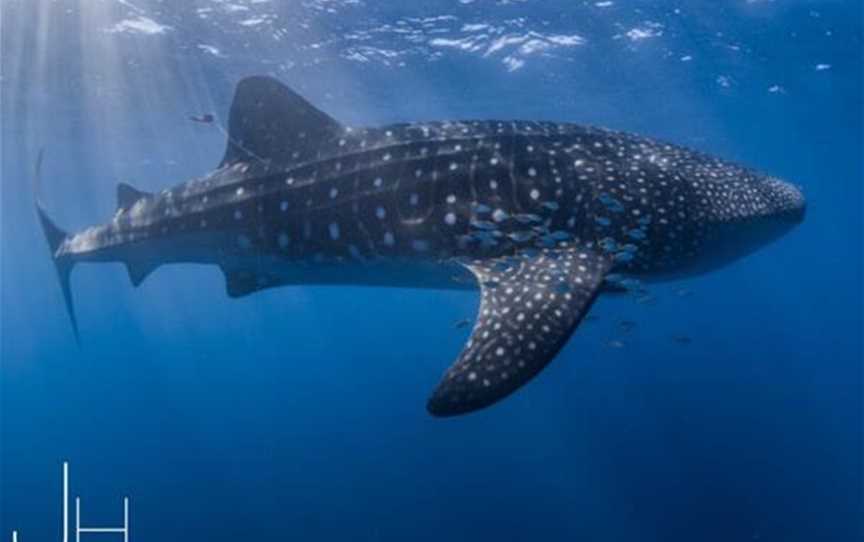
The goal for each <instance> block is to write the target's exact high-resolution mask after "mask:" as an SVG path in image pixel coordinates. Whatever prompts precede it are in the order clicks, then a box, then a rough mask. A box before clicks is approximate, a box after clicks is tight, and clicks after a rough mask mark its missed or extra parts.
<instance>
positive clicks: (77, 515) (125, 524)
mask: <svg viewBox="0 0 864 542" xmlns="http://www.w3.org/2000/svg"><path fill="white" fill-rule="evenodd" d="M74 532H75V542H81V535H82V534H84V533H116V534H122V535H123V542H129V497H123V526H122V527H82V526H81V497H79V496H76V497H75V529H74ZM12 542H18V531H17V530H16V531H12ZM63 542H69V463H68V462H66V461H64V462H63Z"/></svg>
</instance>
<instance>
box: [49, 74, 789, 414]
mask: <svg viewBox="0 0 864 542" xmlns="http://www.w3.org/2000/svg"><path fill="white" fill-rule="evenodd" d="M40 161H41V160H40ZM117 199H118V204H117V212H116V214H115V215H114V217H113V219H112V220H111V221H110V222H108V223H106V224H104V225H100V226H94V227H91V228H88V229H85V230H83V231H81V232H78V233H75V234H71V235H70V234H67V233H66V232H64V231H62V230H60V229H59V228H58V227H57V226H56V225H55V224H54V223H53V222H52V221H51V220H50V219H49V218H48V216H47V214H46V213H45V211H44V208H43V206H42V205H41V204H39V203H38V202H37V210H38V213H39V216H40V219H41V222H42V225H43V227H44V230H45V235H46V237H47V240H48V243H49V246H50V248H51V252H52V255H53V258H54V262H55V264H56V267H57V271H58V274H59V277H60V281H61V285H62V289H63V293H64V296H65V300H66V304H67V309H68V311H69V314H70V317H71V318H72V323H73V327H74V329H75V333H76V337H77V323H76V319H75V313H74V310H73V305H72V298H71V293H70V289H69V274H70V271H71V269H72V267H73V265H74V264H76V263H77V262H99V261H120V262H123V263H125V264H126V266H127V268H128V270H129V275H130V278H131V280H132V282H133V284H135V285H138V284H140V283H141V282H142V281H143V280H144V278H145V277H146V276H147V275H148V274H149V273H150V272H151V271H153V270H154V269H155V268H156V267H158V266H159V265H161V264H164V263H180V262H197V263H208V264H213V265H218V266H219V267H220V268H221V269H222V270H223V272H224V274H225V279H226V284H227V291H228V295H229V296H231V297H239V296H245V295H248V294H251V293H254V292H256V291H258V290H261V289H264V288H272V287H276V286H284V285H300V284H333V285H339V284H352V285H374V286H382V287H383V286H396V287H409V288H460V289H461V288H479V289H480V291H481V300H480V307H479V311H478V315H477V320H476V323H475V325H474V329H473V331H472V333H471V336H470V338H469V339H468V342H467V343H466V344H465V347H464V349H463V350H462V353H461V354H460V355H459V357H458V358H457V360H456V362H455V363H453V365H452V366H451V367H450V368H449V369H448V370H447V372H446V373H445V375H444V377H443V379H442V381H441V382H440V384H439V385H438V388H437V389H436V390H435V392H434V393H433V395H432V397H431V398H430V399H429V401H428V404H427V406H428V409H429V411H430V412H431V413H432V414H435V415H441V416H446V415H453V414H460V413H465V412H469V411H473V410H476V409H479V408H482V407H485V406H488V405H490V404H492V403H494V402H496V401H498V400H499V399H501V398H503V397H505V396H507V395H508V394H510V393H511V392H513V391H515V390H516V389H518V388H519V387H520V386H522V385H523V384H524V383H526V382H527V381H528V380H530V379H531V378H532V377H533V376H534V375H536V374H537V373H538V372H539V371H540V370H541V369H543V367H545V366H546V364H547V363H549V361H550V360H551V359H552V358H553V357H555V355H556V354H557V353H558V351H559V350H560V349H561V347H562V346H563V345H564V344H565V343H566V342H567V339H568V338H569V337H570V335H571V333H573V330H574V329H575V328H576V327H577V326H578V325H579V322H580V321H581V320H582V318H583V317H584V316H585V314H586V313H587V312H588V310H589V309H590V307H591V304H592V303H593V302H594V300H595V298H596V297H597V295H598V293H601V292H605V291H614V290H620V289H621V288H622V287H626V284H627V283H628V282H627V281H630V280H638V279H641V278H645V279H649V280H651V279H664V278H674V277H680V276H686V275H691V274H696V273H702V272H705V271H708V270H711V269H714V268H717V267H719V266H721V265H723V264H725V263H727V262H730V261H732V260H734V259H737V258H739V257H741V256H743V255H746V254H748V253H749V252H751V251H753V250H754V249H755V248H757V247H759V246H760V245H763V244H765V243H766V242H768V241H770V240H772V239H774V238H776V237H778V236H779V235H781V234H782V233H784V232H785V231H787V230H789V229H790V228H791V227H792V226H793V225H795V224H797V223H798V222H800V221H801V220H802V218H803V216H804V199H803V197H802V195H801V193H800V192H799V190H797V189H796V188H794V187H793V186H792V185H790V184H787V183H785V182H783V181H780V180H778V179H776V178H773V177H770V176H766V175H763V174H760V173H757V172H754V171H752V170H749V169H746V168H744V167H741V166H738V165H735V164H732V163H729V162H725V161H722V160H719V159H716V158H713V157H710V156H706V155H704V154H701V153H699V152H695V151H692V150H689V149H685V148H682V147H679V146H675V145H671V144H667V143H663V142H658V141H654V140H652V139H648V138H645V137H641V136H637V135H632V134H627V133H621V132H614V131H609V130H604V129H598V128H591V127H585V126H580V125H576V124H568V123H555V122H526V121H462V122H418V123H412V124H395V125H390V126H384V127H380V128H352V127H347V126H344V125H342V124H340V123H339V122H337V121H336V120H334V119H332V118H331V117H330V116H328V115H326V114H325V113H323V112H321V111H319V110H318V109H316V108H315V107H314V106H312V105H311V104H309V103H308V102H307V101H306V100H304V99H303V98H302V97H300V96H299V95H297V94H296V93H294V92H293V91H291V90H290V89H289V88H287V87H286V86H284V85H282V84H281V83H279V82H278V81H276V80H274V79H272V78H269V77H250V78H247V79H244V80H242V81H241V82H240V83H239V85H238V87H237V92H236V95H235V98H234V101H233V104H232V105H231V111H230V117H229V130H228V146H227V150H226V152H225V156H224V158H223V159H222V162H221V163H220V164H219V167H218V168H217V169H216V170H215V171H213V172H211V173H209V174H207V175H206V176H204V177H201V178H198V179H194V180H191V181H188V182H185V183H183V184H180V185H177V186H176V187H174V188H171V189H168V190H164V191H162V192H160V193H158V194H151V193H145V192H141V191H138V190H136V189H134V188H132V187H131V186H128V185H126V184H121V185H120V186H119V187H118V190H117Z"/></svg>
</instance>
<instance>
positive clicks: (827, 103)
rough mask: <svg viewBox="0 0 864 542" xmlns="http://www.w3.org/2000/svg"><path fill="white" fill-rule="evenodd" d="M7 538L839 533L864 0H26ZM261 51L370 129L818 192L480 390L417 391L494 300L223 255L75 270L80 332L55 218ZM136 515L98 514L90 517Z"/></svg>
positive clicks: (141, 175)
mask: <svg viewBox="0 0 864 542" xmlns="http://www.w3.org/2000/svg"><path fill="white" fill-rule="evenodd" d="M0 8H2V13H0V17H2V20H0V24H2V38H0V39H2V74H0V76H2V81H0V98H2V191H0V196H2V251H0V258H2V267H0V269H2V274H0V295H2V297H0V301H2V305H0V307H2V317H0V324H2V328H0V332H2V336H0V338H2V340H0V356H2V358H0V359H2V367H0V539H2V540H7V539H10V537H11V536H12V531H13V530H14V531H17V536H18V537H19V539H20V540H21V541H22V542H25V541H31V540H40V541H46V540H58V541H59V540H61V532H62V531H61V512H62V509H61V493H60V488H61V485H60V484H61V467H62V464H63V462H64V461H66V462H68V463H69V466H70V470H71V475H72V476H71V487H72V495H74V496H80V498H81V503H82V523H83V524H85V525H93V524H99V525H117V524H119V523H121V522H122V506H121V501H120V499H121V497H122V496H128V497H129V498H130V509H131V510H130V513H131V526H130V529H131V538H130V539H131V540H159V541H174V540H183V541H189V540H194V541H204V540H207V541H219V540H237V539H242V540H361V541H366V540H368V541H395V540H400V541H401V540H421V541H425V540H430V541H431V540H454V541H461V540H496V541H497V540H501V541H511V540H514V541H515V540H549V541H557V540H591V541H602V542H606V541H652V542H653V541H660V542H667V541H670V542H676V541H688V542H690V541H695V540H698V541H717V542H721V541H722V542H726V541H733V540H734V541H753V540H759V541H783V542H791V541H802V542H810V541H816V540H819V541H829V542H847V541H848V542H851V541H854V540H861V539H862V538H864V526H862V517H864V515H862V510H864V509H862V506H864V497H862V487H864V467H862V455H864V447H862V424H864V419H862V418H864V416H862V406H864V405H862V376H864V375H862V303H864V291H862V246H864V243H862V201H864V200H862V197H864V194H862V180H864V163H862V149H864V137H862V128H864V127H862V123H864V120H862V119H864V116H862V115H864V111H862V77H864V74H862V66H864V62H862V60H864V59H862V19H864V16H862V5H861V2H860V1H857V0H833V1H832V0H820V1H817V0H813V1H808V0H789V1H781V0H777V1H771V0H761V1H760V0H749V1H748V0H725V1H717V2H681V1H672V0H659V1H647V0H644V1H643V0H631V1H625V0H614V1H604V2H600V1H587V2H581V1H579V2H573V1H547V2H542V1H530V0H523V1H520V0H499V1H491V0H490V1H481V0H477V1H471V0H461V1H458V2H445V1H443V0H441V1H439V0H435V1H428V2H422V3H421V2H416V3H415V2H392V1H381V2H375V1H371V0H344V1H337V0H303V1H299V0H298V1H292V2H279V1H277V0H201V1H198V2H168V1H159V0H116V1H110V0H104V1H99V2H91V1H74V0H68V1H59V2H58V1H48V0H2V3H0ZM254 74H269V75H272V76H275V77H277V78H279V79H280V80H282V81H283V82H285V83H286V84H288V85H291V86H292V87H293V88H294V89H296V90H297V91H298V92H300V93H301V94H303V95H304V96H306V97H307V98H309V99H310V100H311V101H312V102H313V103H315V104H316V105H317V106H318V107H320V108H321V109H323V110H325V111H327V112H328V113H329V114H331V115H332V116H334V117H335V118H337V119H340V120H342V121H343V122H346V123H348V124H353V125H379V124H385V123H389V122H398V121H411V120H426V119H462V118H477V119H482V118H517V119H542V120H554V121H568V122H579V123H584V124H594V125H601V126H607V127H610V128H615V129H621V130H627V131H632V132H637V133H642V134H645V135H649V136H653V137H657V138H660V139H665V140H669V141H672V142H675V143H679V144H683V145H687V146H689V147H693V148H697V149H699V150H702V151H706V152H709V153H712V154H716V155H719V156H722V157H725V158H728V159H732V160H735V161H738V162H741V163H744V164H747V165H750V166H753V167H755V168H757V169H760V170H763V171H766V172H769V173H771V174H773V175H777V176H778V177H782V178H785V179H789V180H791V181H792V182H795V183H797V184H799V185H800V186H802V187H803V191H804V193H805V196H806V197H807V200H808V215H807V219H806V220H805V222H804V223H803V224H802V225H801V226H799V227H798V228H797V229H796V230H794V231H793V232H791V233H790V234H788V235H787V236H785V237H784V238H782V239H780V240H779V241H777V242H776V243H774V244H772V245H770V246H767V247H765V248H764V249H762V250H761V251H759V252H757V253H755V254H753V255H751V256H749V257H747V258H746V259H744V260H742V261H740V262H737V263H735V264H733V265H731V266H729V267H727V268H725V269H722V270H720V271H717V272H715V273H712V274H709V275H705V276H702V277H698V278H694V279H691V280H686V281H677V282H670V283H665V284H660V285H656V286H652V287H651V297H650V299H639V300H637V299H634V298H633V297H632V296H618V297H601V299H600V300H599V301H598V302H597V303H596V304H595V306H594V307H593V309H592V311H591V318H590V319H589V321H586V322H584V323H583V324H582V326H580V328H579V330H578V331H577V332H576V333H575V334H574V335H573V337H572V338H571V339H570V341H569V343H568V344H567V346H566V347H565V348H564V350H563V351H562V353H561V354H560V355H559V356H558V358H557V359H556V360H555V361H554V362H553V363H551V364H550V365H549V367H548V368H547V369H546V370H545V371H544V372H543V373H542V374H541V375H539V376H538V377H537V378H536V379H535V380H534V381H532V382H530V383H529V384H528V385H527V386H525V387H524V388H523V389H522V390H520V391H519V392H518V393H516V394H515V395H513V396H512V397H510V398H508V399H506V400H505V401H503V402H501V403H499V404H497V405H495V406H493V407H492V408H489V409H487V410H483V411H481V412H477V413H474V414H471V415H467V416H463V417H457V418H452V419H435V418H432V417H430V416H429V415H428V414H427V413H426V411H425V408H424V407H425V402H426V398H427V396H428V394H429V393H430V392H431V391H432V389H433V388H434V386H435V384H436V383H437V381H438V379H439V377H440V376H441V374H442V372H443V371H444V370H445V369H446V367H447V366H448V365H449V364H450V363H451V362H452V360H453V359H454V358H455V357H456V355H457V354H458V352H459V350H460V348H461V346H462V344H463V343H464V341H465V339H466V336H467V334H468V331H469V330H468V329H461V328H459V326H457V325H455V323H456V322H459V321H460V320H463V319H473V317H474V313H475V311H476V306H477V303H478V295H477V294H476V293H471V292H467V293H466V292H449V291H448V292H439V291H415V290H398V289H384V288H380V289H379V288H325V287H314V288H312V287H309V288H304V287H292V288H279V289H273V290H268V291H264V292H260V293H257V294H255V295H252V296H249V297H245V298H241V299H229V298H228V297H227V296H226V295H225V291H224V290H225V287H224V280H223V277H222V275H221V273H220V272H219V271H218V270H217V269H216V268H212V267H202V266H191V265H189V266H169V267H164V268H161V269H159V270H158V271H157V272H156V273H154V274H153V275H152V276H151V277H149V278H148V279H147V281H145V282H144V284H143V285H141V286H140V287H139V288H137V289H136V288H133V287H132V286H131V285H130V284H129V279H128V277H127V275H126V271H125V269H124V268H123V267H122V266H121V265H119V264H108V265H90V266H85V265H82V266H80V267H78V268H76V270H75V272H74V275H73V283H74V295H75V298H76V302H77V306H78V312H79V319H80V322H81V335H82V345H81V347H80V348H79V347H77V346H76V345H75V342H74V338H73V335H72V333H71V330H70V326H69V323H68V321H67V318H66V315H65V313H64V309H63V304H62V303H63V302H62V298H61V294H60V289H59V287H58V285H57V281H56V277H55V274H54V270H53V268H52V264H51V261H50V258H49V255H48V251H47V248H46V246H45V243H44V240H43V238H42V233H41V231H40V229H39V225H38V223H37V220H36V215H35V213H34V211H33V193H32V184H31V183H32V176H33V165H34V163H35V160H36V156H37V153H38V151H39V149H40V148H44V149H45V153H46V154H45V163H44V168H43V176H44V179H43V183H42V184H43V186H42V194H43V199H44V201H45V203H46V205H47V207H48V208H49V209H50V211H51V213H52V215H53V216H55V217H56V218H57V220H58V222H59V223H60V224H61V225H62V226H63V227H65V228H67V229H70V230H77V229H80V228H82V227H84V226H87V225H90V224H94V223H99V222H104V221H106V220H107V219H109V218H110V217H111V215H112V214H113V212H114V208H115V201H114V198H115V186H116V184H117V183H118V182H120V181H124V182H130V183H131V184H133V185H135V186H137V187H139V188H141V189H144V190H160V189H162V188H165V187H168V186H170V185H172V184H175V183H177V182H180V181H183V180H185V179H188V178H190V177H193V176H197V175H201V174H203V173H205V172H207V171H209V170H211V169H212V168H214V167H215V165H216V164H217V163H218V161H219V160H220V158H221V156H222V153H223V151H224V145H225V136H224V134H223V133H222V132H221V131H220V130H219V129H218V127H217V125H206V124H199V123H194V122H191V121H189V120H188V117H189V116H190V115H199V114H205V113H211V114H213V115H215V116H216V118H217V119H218V120H220V121H221V122H224V119H225V116H226V114H227V109H228V106H229V104H230V100H231V96H232V93H233V89H234V85H235V84H236V83H237V81H238V80H239V79H240V78H242V77H244V76H248V75H254ZM97 538H99V539H104V540H109V539H111V538H114V539H115V540H119V539H120V538H119V537H118V535H116V534H113V535H112V534H89V535H88V534H84V535H82V540H85V541H89V540H91V539H97Z"/></svg>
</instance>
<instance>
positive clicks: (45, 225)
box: [34, 150, 81, 345]
mask: <svg viewBox="0 0 864 542" xmlns="http://www.w3.org/2000/svg"><path fill="white" fill-rule="evenodd" d="M42 157H43V151H42V150H40V151H39V157H38V158H37V159H36V172H35V177H34V191H35V195H36V214H38V215H39V222H40V223H41V224H42V231H43V232H44V233H45V240H46V241H47V242H48V248H49V249H50V250H51V258H52V259H53V260H54V267H55V268H56V269H57V277H58V278H59V279H60V289H61V290H62V291H63V300H64V301H65V303H66V312H67V313H68V314H69V320H70V322H72V332H73V333H74V334H75V342H77V343H78V344H79V345H80V344H81V337H80V335H79V333H78V319H77V318H76V317H75V306H74V305H73V303H72V290H71V289H70V287H69V275H70V273H71V272H72V266H73V265H74V264H75V262H74V261H73V260H71V259H70V258H69V257H68V256H62V255H58V249H59V248H60V245H61V244H63V241H64V240H66V238H67V237H68V235H67V234H66V232H65V231H63V230H62V229H60V228H59V227H57V225H56V224H54V221H52V220H51V218H49V217H48V213H46V212H45V208H44V206H43V205H42V202H41V201H40V200H39V183H40V176H41V171H42Z"/></svg>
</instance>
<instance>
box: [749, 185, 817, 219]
mask: <svg viewBox="0 0 864 542" xmlns="http://www.w3.org/2000/svg"><path fill="white" fill-rule="evenodd" d="M760 189H761V192H762V194H763V195H764V197H765V199H766V201H767V202H768V206H769V208H770V209H771V212H770V213H769V214H771V215H773V216H776V217H777V218H778V219H781V220H783V221H788V222H792V223H794V224H797V223H799V222H801V221H803V220H804V216H805V215H806V212H807V200H806V199H804V194H802V193H801V190H800V189H799V188H798V187H796V186H795V185H793V184H791V183H788V182H786V181H783V180H781V179H778V178H776V177H768V178H767V179H765V182H764V183H762V185H761V186H760Z"/></svg>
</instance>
